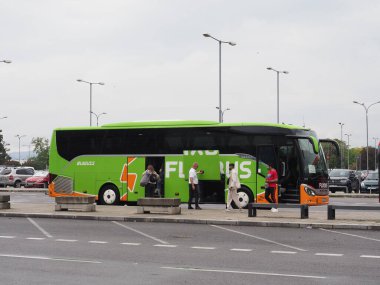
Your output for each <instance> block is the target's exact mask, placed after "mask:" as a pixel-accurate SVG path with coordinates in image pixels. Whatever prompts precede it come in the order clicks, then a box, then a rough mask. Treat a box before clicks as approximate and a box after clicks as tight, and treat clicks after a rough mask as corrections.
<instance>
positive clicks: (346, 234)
mask: <svg viewBox="0 0 380 285" xmlns="http://www.w3.org/2000/svg"><path fill="white" fill-rule="evenodd" d="M320 230H321V231H325V232H330V233H335V234H340V235H345V236H351V237H357V238H362V239H366V240H372V241H380V239H375V238H369V237H364V236H359V235H354V234H348V233H342V232H337V231H333V230H326V229H320Z"/></svg>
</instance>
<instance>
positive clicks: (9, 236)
mask: <svg viewBox="0 0 380 285" xmlns="http://www.w3.org/2000/svg"><path fill="white" fill-rule="evenodd" d="M0 238H15V236H0Z"/></svg>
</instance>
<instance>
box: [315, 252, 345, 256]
mask: <svg viewBox="0 0 380 285" xmlns="http://www.w3.org/2000/svg"><path fill="white" fill-rule="evenodd" d="M315 255H318V256H338V257H339V256H343V254H342V253H322V252H319V253H316V254H315Z"/></svg>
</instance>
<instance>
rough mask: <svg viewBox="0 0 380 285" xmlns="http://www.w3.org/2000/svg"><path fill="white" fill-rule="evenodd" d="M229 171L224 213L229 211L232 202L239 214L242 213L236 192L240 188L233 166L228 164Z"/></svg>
mask: <svg viewBox="0 0 380 285" xmlns="http://www.w3.org/2000/svg"><path fill="white" fill-rule="evenodd" d="M229 169H230V179H229V182H228V195H227V209H226V211H227V212H229V211H231V202H232V201H234V203H235V205H236V206H237V207H239V209H240V212H241V211H242V208H241V206H240V201H239V197H238V195H237V190H238V189H239V188H240V187H241V186H240V181H239V176H238V173H237V171H236V169H235V164H233V163H230V165H229Z"/></svg>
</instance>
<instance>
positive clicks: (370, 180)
mask: <svg viewBox="0 0 380 285" xmlns="http://www.w3.org/2000/svg"><path fill="white" fill-rule="evenodd" d="M360 191H361V192H368V193H379V172H377V171H370V172H369V173H368V175H367V177H366V179H364V180H363V182H362V183H361V185H360Z"/></svg>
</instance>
